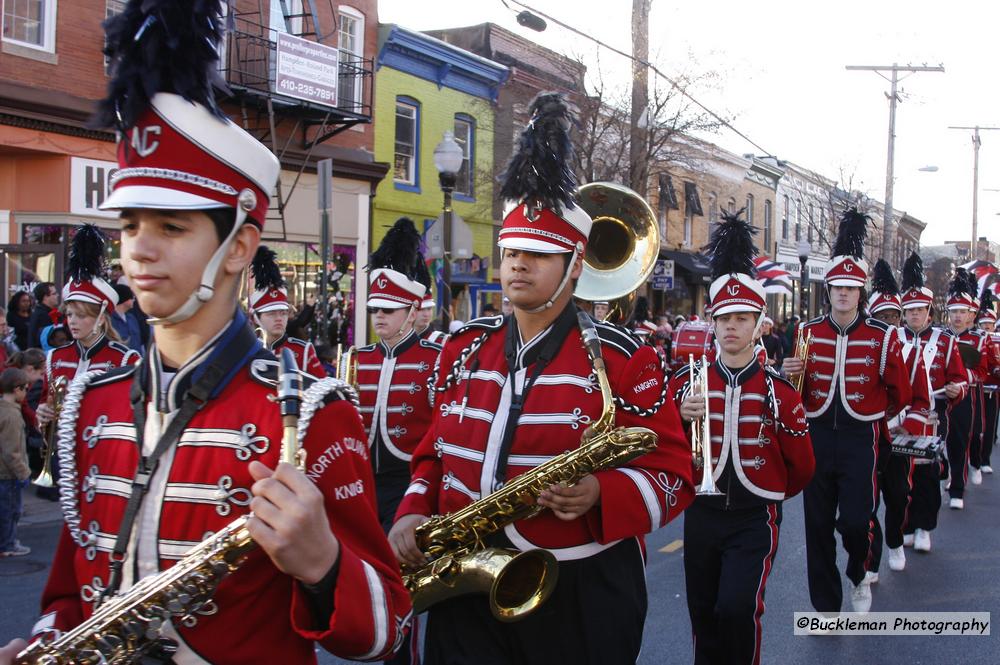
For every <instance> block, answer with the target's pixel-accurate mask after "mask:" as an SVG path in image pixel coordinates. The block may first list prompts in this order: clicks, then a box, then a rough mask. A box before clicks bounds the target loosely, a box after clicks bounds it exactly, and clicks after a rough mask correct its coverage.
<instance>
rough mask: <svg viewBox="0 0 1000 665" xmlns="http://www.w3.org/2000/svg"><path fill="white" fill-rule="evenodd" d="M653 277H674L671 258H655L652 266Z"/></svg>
mask: <svg viewBox="0 0 1000 665" xmlns="http://www.w3.org/2000/svg"><path fill="white" fill-rule="evenodd" d="M653 277H670V278H671V279H673V277H674V262H673V261H672V260H671V259H657V261H656V265H654V266H653Z"/></svg>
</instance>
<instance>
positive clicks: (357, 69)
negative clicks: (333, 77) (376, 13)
mask: <svg viewBox="0 0 1000 665" xmlns="http://www.w3.org/2000/svg"><path fill="white" fill-rule="evenodd" d="M337 47H338V48H339V49H340V54H339V61H340V64H339V67H340V86H339V87H340V90H339V96H340V103H339V104H338V105H339V106H340V107H341V108H346V109H347V110H353V111H358V112H360V110H361V108H360V107H361V104H362V93H363V84H364V78H363V77H362V74H363V73H364V56H365V15H364V14H362V13H361V12H359V11H358V10H357V9H354V8H353V7H348V6H346V5H341V6H340V7H338V8H337Z"/></svg>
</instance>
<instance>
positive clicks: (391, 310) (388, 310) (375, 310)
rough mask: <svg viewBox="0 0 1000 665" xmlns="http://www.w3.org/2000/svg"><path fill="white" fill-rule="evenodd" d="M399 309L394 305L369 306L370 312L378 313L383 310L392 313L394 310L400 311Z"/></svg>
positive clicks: (384, 312) (385, 312)
mask: <svg viewBox="0 0 1000 665" xmlns="http://www.w3.org/2000/svg"><path fill="white" fill-rule="evenodd" d="M398 311H399V310H398V309H396V308H393V307H369V308H368V313H369V314H378V313H379V312H382V313H383V314H392V313H393V312H398Z"/></svg>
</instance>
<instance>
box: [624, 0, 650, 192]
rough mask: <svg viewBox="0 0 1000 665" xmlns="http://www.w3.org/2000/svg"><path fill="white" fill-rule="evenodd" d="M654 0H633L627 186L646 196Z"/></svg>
mask: <svg viewBox="0 0 1000 665" xmlns="http://www.w3.org/2000/svg"><path fill="white" fill-rule="evenodd" d="M652 4H653V0H632V114H631V123H630V125H629V129H630V132H629V149H628V156H629V187H631V188H632V189H634V190H635V191H636V192H638V193H639V195H640V196H642V197H643V198H646V190H647V187H648V182H647V180H648V175H649V164H648V163H647V160H646V144H647V141H648V140H649V139H648V136H647V132H648V128H649V125H650V124H651V123H652V122H653V119H652V118H650V117H649V67H648V66H647V65H646V63H647V62H649V8H650V5H652Z"/></svg>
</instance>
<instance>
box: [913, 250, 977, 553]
mask: <svg viewBox="0 0 1000 665" xmlns="http://www.w3.org/2000/svg"><path fill="white" fill-rule="evenodd" d="M902 291H903V293H902V296H901V297H900V304H901V305H902V307H903V318H904V319H905V320H906V327H904V328H903V329H902V332H903V337H904V339H905V342H906V344H910V345H912V346H913V354H915V355H918V356H919V357H920V359H921V361H922V363H923V367H924V370H925V371H926V372H927V374H928V378H929V380H930V391H931V403H932V408H933V409H934V411H935V414H936V415H937V423H936V425H935V426H932V427H931V432H930V433H933V434H936V435H937V436H939V437H941V439H942V440H943V441H946V440H947V439H948V432H949V423H950V421H951V415H950V414H951V407H952V406H953V405H954V404H956V403H957V402H959V401H961V400H962V398H963V397H965V395H966V393H967V392H968V387H969V382H968V377H967V376H966V374H965V366H964V365H963V364H962V358H961V357H960V356H959V354H958V345H957V342H956V341H955V338H954V337H953V336H951V335H949V334H948V333H947V332H946V331H945V330H944V329H942V328H939V327H935V326H933V325H931V322H932V317H931V308H932V307H933V304H934V292H933V291H931V290H930V289H928V288H927V287H926V286H924V268H923V262H922V261H921V260H920V256H919V255H918V254H917V253H916V252H914V253H913V254H911V255H910V257H909V258H908V259H907V260H906V263H905V264H904V265H903V285H902ZM904 348H905V346H904ZM945 470H946V468H945V467H944V466H943V460H941V459H935V460H924V459H917V460H914V462H913V474H912V477H911V487H910V506H909V510H908V511H907V515H906V524H905V525H904V527H903V533H904V535H903V544H904V545H911V546H912V547H913V549H914V550H916V551H918V552H929V551H930V549H931V531H933V530H934V529H935V528H936V527H937V516H938V511H939V510H940V509H941V484H940V478H941V474H942V472H943V471H945Z"/></svg>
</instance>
